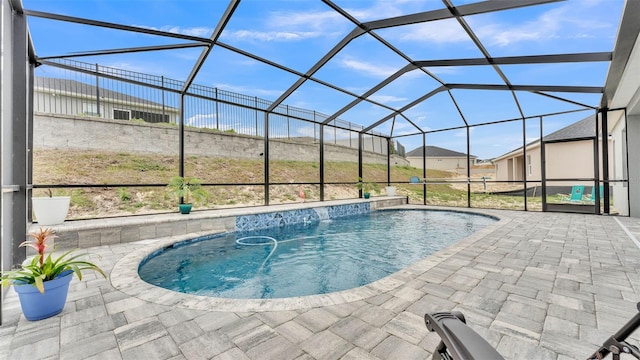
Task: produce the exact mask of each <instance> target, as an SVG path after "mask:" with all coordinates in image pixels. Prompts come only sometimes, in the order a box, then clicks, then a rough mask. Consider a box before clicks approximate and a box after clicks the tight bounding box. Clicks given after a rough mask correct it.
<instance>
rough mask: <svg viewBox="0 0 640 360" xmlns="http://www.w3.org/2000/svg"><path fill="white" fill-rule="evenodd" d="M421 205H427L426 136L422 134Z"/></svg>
mask: <svg viewBox="0 0 640 360" xmlns="http://www.w3.org/2000/svg"><path fill="white" fill-rule="evenodd" d="M422 178H423V179H424V181H423V182H422V204H424V205H427V134H426V133H422Z"/></svg>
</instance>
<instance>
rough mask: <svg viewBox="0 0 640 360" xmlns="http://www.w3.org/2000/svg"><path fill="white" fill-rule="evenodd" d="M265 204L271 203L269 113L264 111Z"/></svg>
mask: <svg viewBox="0 0 640 360" xmlns="http://www.w3.org/2000/svg"><path fill="white" fill-rule="evenodd" d="M264 204H265V205H269V113H267V112H265V113H264Z"/></svg>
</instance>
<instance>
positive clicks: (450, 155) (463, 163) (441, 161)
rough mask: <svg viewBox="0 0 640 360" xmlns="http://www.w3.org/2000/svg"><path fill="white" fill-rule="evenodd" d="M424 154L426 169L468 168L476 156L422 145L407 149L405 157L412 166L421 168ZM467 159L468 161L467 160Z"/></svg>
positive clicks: (453, 169)
mask: <svg viewBox="0 0 640 360" xmlns="http://www.w3.org/2000/svg"><path fill="white" fill-rule="evenodd" d="M425 154H426V161H427V169H436V170H449V171H456V170H461V169H467V168H469V165H472V164H474V163H475V162H476V159H477V156H475V155H470V156H469V159H467V154H465V153H461V152H457V151H453V150H449V149H445V148H441V147H438V146H423V147H419V148H416V149H413V150H411V151H409V152H408V153H407V154H406V159H407V160H408V161H409V164H410V165H411V166H413V167H416V168H419V169H422V168H423V157H424V155H425ZM467 161H468V162H467Z"/></svg>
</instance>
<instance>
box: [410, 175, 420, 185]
mask: <svg viewBox="0 0 640 360" xmlns="http://www.w3.org/2000/svg"><path fill="white" fill-rule="evenodd" d="M409 182H410V183H411V184H419V183H421V182H422V181H420V178H419V177H417V176H412V177H410V178H409Z"/></svg>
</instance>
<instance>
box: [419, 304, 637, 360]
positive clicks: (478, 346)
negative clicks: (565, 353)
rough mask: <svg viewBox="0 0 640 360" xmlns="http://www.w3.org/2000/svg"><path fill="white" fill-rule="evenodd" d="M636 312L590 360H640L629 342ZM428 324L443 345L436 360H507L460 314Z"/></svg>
mask: <svg viewBox="0 0 640 360" xmlns="http://www.w3.org/2000/svg"><path fill="white" fill-rule="evenodd" d="M636 308H637V309H638V311H639V312H638V313H636V314H635V315H634V316H633V317H632V318H631V320H629V321H628V322H627V323H626V324H624V325H622V327H621V328H620V330H618V331H616V333H615V334H613V336H611V337H609V338H608V339H606V340H605V341H604V342H603V343H602V346H600V347H599V348H598V350H596V352H594V353H593V354H592V355H591V356H589V357H588V358H587V360H600V359H604V358H606V357H607V356H608V355H609V354H611V358H612V359H613V360H619V359H620V355H621V354H626V355H630V356H633V357H634V358H636V359H640V349H638V347H637V346H635V345H633V344H630V343H629V342H627V341H626V339H627V337H629V336H631V335H632V334H633V333H634V332H635V331H636V330H637V329H638V328H640V303H637V304H636ZM424 322H425V325H426V326H427V330H429V331H430V332H435V333H436V334H438V336H440V343H439V344H438V345H437V346H436V349H435V350H434V351H433V356H432V358H431V359H433V360H476V359H478V360H504V358H503V357H502V355H500V353H498V352H497V351H496V350H495V349H494V348H493V347H492V346H491V345H490V344H489V343H488V342H487V341H486V340H485V339H484V338H482V336H480V334H478V333H477V332H475V331H474V330H473V329H472V328H471V327H469V325H467V322H466V321H465V318H464V315H462V313H461V312H459V311H452V312H435V313H426V314H424ZM561 343H562V341H561ZM564 345H566V346H567V347H568V348H569V349H571V350H570V351H574V352H576V353H577V352H578V350H579V349H580V348H575V349H574V348H573V345H571V344H564Z"/></svg>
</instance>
